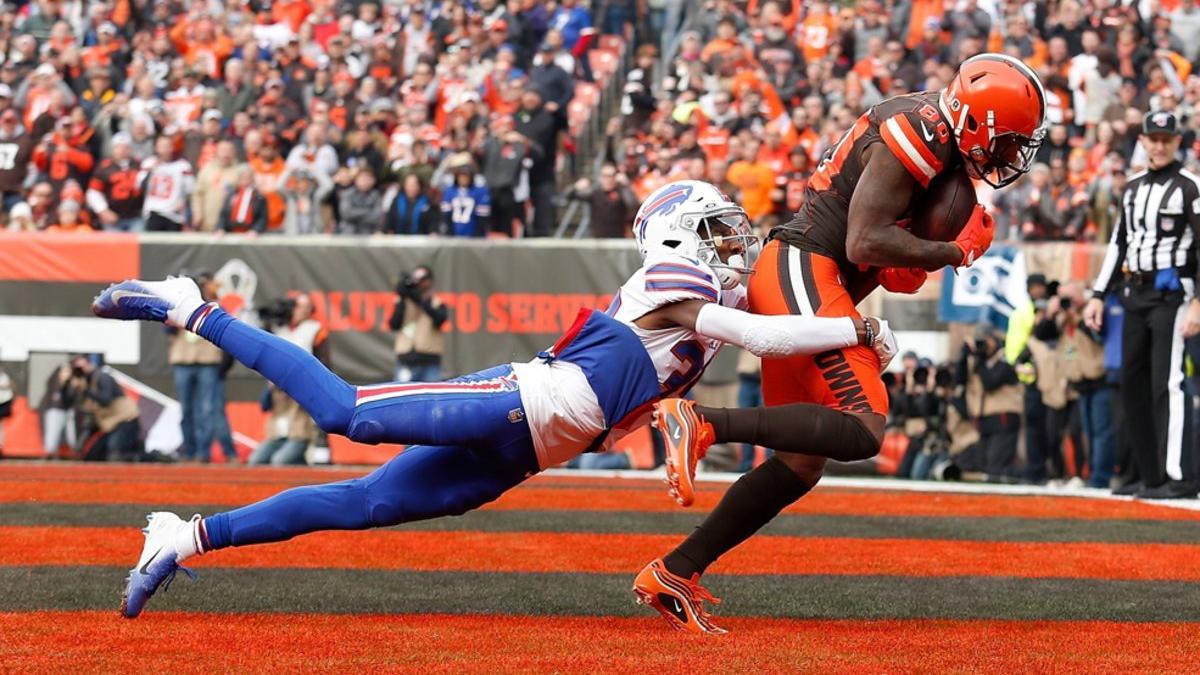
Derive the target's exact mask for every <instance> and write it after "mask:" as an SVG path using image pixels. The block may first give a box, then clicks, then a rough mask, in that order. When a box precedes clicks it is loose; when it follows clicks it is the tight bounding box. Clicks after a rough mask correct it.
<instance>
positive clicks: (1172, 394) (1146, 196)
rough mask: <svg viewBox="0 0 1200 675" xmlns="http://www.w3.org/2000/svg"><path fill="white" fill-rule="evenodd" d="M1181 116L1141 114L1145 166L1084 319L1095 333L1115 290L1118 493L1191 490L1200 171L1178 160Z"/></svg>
mask: <svg viewBox="0 0 1200 675" xmlns="http://www.w3.org/2000/svg"><path fill="white" fill-rule="evenodd" d="M1180 137H1181V133H1180V129H1179V122H1178V120H1176V118H1175V116H1174V115H1172V114H1171V113H1169V112H1165V111H1157V112H1151V113H1149V114H1147V115H1146V117H1145V118H1144V119H1143V120H1142V133H1141V137H1140V139H1139V140H1140V141H1141V144H1142V147H1143V148H1144V149H1145V150H1146V155H1147V164H1148V169H1147V170H1146V171H1143V172H1140V173H1137V174H1134V175H1132V176H1130V178H1129V185H1128V187H1127V188H1126V190H1125V194H1124V197H1123V198H1122V210H1121V216H1120V219H1119V221H1118V222H1117V227H1116V228H1115V229H1114V230H1113V234H1112V240H1111V241H1110V242H1109V244H1108V252H1107V253H1106V255H1105V256H1104V264H1103V265H1102V266H1101V268H1100V276H1099V277H1098V278H1097V279H1096V283H1095V285H1094V287H1093V291H1092V298H1091V300H1089V301H1088V303H1087V306H1086V307H1085V308H1084V312H1083V320H1084V323H1086V324H1087V326H1088V327H1089V328H1091V329H1092V330H1097V331H1098V330H1100V325H1101V322H1102V321H1103V317H1104V296H1105V295H1106V294H1108V293H1112V292H1117V293H1119V297H1120V301H1121V305H1122V307H1123V308H1124V310H1125V322H1124V326H1123V329H1122V332H1121V340H1122V344H1121V352H1122V353H1121V357H1122V358H1121V403H1122V404H1123V405H1124V407H1125V424H1126V425H1127V438H1129V439H1131V441H1132V445H1133V453H1132V454H1133V461H1134V464H1135V465H1136V467H1137V474H1138V476H1139V477H1140V480H1138V481H1130V482H1128V483H1126V484H1124V485H1121V486H1118V487H1117V488H1116V489H1115V490H1114V492H1115V493H1117V494H1125V495H1134V494H1136V495H1137V496H1138V497H1142V498H1144V499H1179V498H1186V497H1195V496H1196V494H1197V482H1196V478H1197V476H1196V467H1195V465H1194V462H1195V457H1194V455H1193V447H1192V435H1191V434H1192V431H1191V427H1192V423H1191V415H1192V413H1191V401H1190V399H1189V397H1188V394H1187V392H1186V390H1185V389H1184V379H1185V377H1186V369H1187V366H1186V364H1185V360H1184V344H1183V343H1184V338H1185V337H1191V336H1193V335H1196V334H1198V333H1200V299H1197V298H1196V289H1197V275H1198V272H1200V269H1198V268H1200V266H1198V265H1197V250H1196V239H1197V236H1200V176H1196V175H1195V174H1193V173H1191V172H1189V171H1187V170H1185V169H1184V168H1183V165H1182V164H1181V163H1180V162H1179V160H1178V159H1177V158H1176V157H1177V153H1178V152H1179V144H1180Z"/></svg>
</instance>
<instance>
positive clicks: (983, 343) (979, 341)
mask: <svg viewBox="0 0 1200 675" xmlns="http://www.w3.org/2000/svg"><path fill="white" fill-rule="evenodd" d="M974 351H975V353H976V354H987V352H988V341H987V340H985V339H984V338H976V339H975V350H974Z"/></svg>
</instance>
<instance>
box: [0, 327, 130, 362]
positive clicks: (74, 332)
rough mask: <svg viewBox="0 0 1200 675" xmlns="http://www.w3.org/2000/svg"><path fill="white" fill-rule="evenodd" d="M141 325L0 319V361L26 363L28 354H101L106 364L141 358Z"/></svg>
mask: <svg viewBox="0 0 1200 675" xmlns="http://www.w3.org/2000/svg"><path fill="white" fill-rule="evenodd" d="M141 327H142V322H140V321H113V320H111V319H98V318H93V317H68V316H15V315H0V336H3V339H0V361H25V360H27V359H28V358H29V352H80V353H85V354H92V353H97V352H98V353H102V354H104V360H105V362H107V363H117V364H123V365H128V364H134V363H138V362H140V361H141V358H142V330H141Z"/></svg>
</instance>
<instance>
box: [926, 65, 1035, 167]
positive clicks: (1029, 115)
mask: <svg viewBox="0 0 1200 675" xmlns="http://www.w3.org/2000/svg"><path fill="white" fill-rule="evenodd" d="M938 103H939V105H940V106H941V109H942V114H943V115H945V116H946V118H947V119H949V120H950V123H951V126H952V128H953V131H954V138H955V141H956V142H957V144H958V149H959V151H960V152H961V153H962V155H963V158H964V159H965V160H966V165H967V170H968V171H969V172H970V174H971V177H972V178H978V179H981V180H983V181H984V182H986V183H988V184H989V185H991V186H992V187H997V188H999V187H1004V186H1005V185H1008V184H1009V183H1012V182H1013V181H1014V180H1016V179H1017V178H1019V177H1020V176H1021V174H1023V173H1025V172H1026V171H1028V170H1029V167H1030V166H1031V165H1032V164H1033V157H1034V154H1035V153H1036V152H1037V149H1038V147H1039V146H1041V144H1042V138H1043V137H1044V136H1045V133H1046V130H1045V119H1046V92H1045V90H1044V89H1043V88H1042V83H1041V80H1039V79H1038V76H1037V75H1036V74H1035V73H1034V72H1033V70H1031V69H1030V68H1029V67H1028V66H1026V65H1025V64H1024V63H1021V62H1020V61H1019V60H1017V59H1014V58H1012V57H1011V56H1006V55H1003V54H981V55H979V56H974V57H972V58H969V59H967V60H966V61H963V63H962V65H961V66H959V68H958V72H957V73H956V74H955V75H954V79H952V80H951V81H950V85H949V86H947V87H946V88H945V89H944V90H942V95H941V98H940V100H939V102H938Z"/></svg>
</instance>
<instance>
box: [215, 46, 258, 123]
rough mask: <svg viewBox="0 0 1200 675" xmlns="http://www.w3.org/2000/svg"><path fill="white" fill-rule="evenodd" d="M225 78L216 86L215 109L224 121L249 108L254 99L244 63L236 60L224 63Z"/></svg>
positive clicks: (252, 88) (252, 87)
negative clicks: (219, 112)
mask: <svg viewBox="0 0 1200 675" xmlns="http://www.w3.org/2000/svg"><path fill="white" fill-rule="evenodd" d="M224 70H225V77H224V78H223V79H222V80H221V84H219V85H218V86H217V109H218V110H220V111H221V116H222V117H224V118H225V119H233V116H234V115H236V114H237V113H239V112H242V111H244V110H246V109H248V108H249V107H250V105H251V104H252V103H253V102H254V99H255V91H254V86H253V84H252V83H251V82H250V78H249V76H248V74H247V73H246V63H245V61H242V60H241V59H238V58H232V59H229V60H228V61H226V62H225V69H224Z"/></svg>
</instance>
